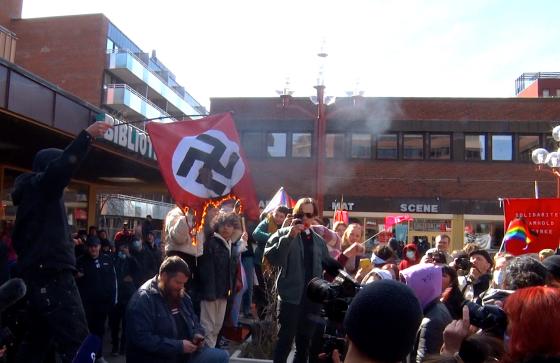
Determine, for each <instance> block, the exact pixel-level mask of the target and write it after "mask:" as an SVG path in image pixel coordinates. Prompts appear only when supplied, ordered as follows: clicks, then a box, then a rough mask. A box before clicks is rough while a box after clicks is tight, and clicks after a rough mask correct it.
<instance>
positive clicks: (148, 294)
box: [126, 276, 204, 363]
mask: <svg viewBox="0 0 560 363" xmlns="http://www.w3.org/2000/svg"><path fill="white" fill-rule="evenodd" d="M157 283H158V280H157V276H156V277H154V278H153V279H151V280H148V281H146V283H144V285H142V286H141V287H140V288H139V289H138V291H136V293H134V295H133V296H132V298H131V299H130V302H129V304H128V307H127V309H126V342H127V345H126V361H127V362H134V363H144V362H145V363H176V362H177V359H178V358H179V357H180V356H181V355H182V354H183V341H182V339H178V338H177V328H176V326H175V319H174V318H173V315H171V309H170V308H169V307H168V305H167V303H166V302H165V299H164V297H163V296H162V295H161V293H160V290H159V289H158V286H157ZM180 311H181V316H182V318H183V319H185V321H186V323H187V329H188V331H187V336H186V337H185V339H187V340H192V339H193V337H194V335H195V334H200V335H202V336H204V331H203V330H202V327H201V326H200V323H199V321H198V317H197V316H196V314H195V312H194V309H193V306H192V302H191V299H190V297H189V296H188V295H185V297H184V298H183V300H182V302H181V307H180ZM185 361H188V359H185Z"/></svg>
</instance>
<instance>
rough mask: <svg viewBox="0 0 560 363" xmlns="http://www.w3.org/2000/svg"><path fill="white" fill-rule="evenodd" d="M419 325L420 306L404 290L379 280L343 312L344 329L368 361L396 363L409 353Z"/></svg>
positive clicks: (402, 286)
mask: <svg viewBox="0 0 560 363" xmlns="http://www.w3.org/2000/svg"><path fill="white" fill-rule="evenodd" d="M421 321H422V308H421V307H420V302H419V301H418V299H417V298H416V295H414V292H412V290H411V289H410V288H409V287H408V286H406V285H405V284H403V283H400V282H396V281H393V280H379V281H375V282H372V283H370V284H367V285H365V286H364V287H363V289H362V290H361V291H360V292H359V293H358V294H357V295H356V297H355V298H354V300H353V301H352V303H351V304H350V306H349V308H348V311H347V312H346V318H345V319H344V328H345V329H346V334H347V335H348V338H349V339H350V340H351V341H352V343H353V344H354V345H355V346H356V348H358V350H359V351H360V352H361V353H363V354H364V355H366V356H367V357H368V358H370V359H372V360H378V361H382V362H397V361H401V360H403V359H405V357H406V356H407V355H408V354H409V353H410V351H411V350H412V347H413V345H414V342H415V340H416V333H417V331H418V327H419V326H420V322H421Z"/></svg>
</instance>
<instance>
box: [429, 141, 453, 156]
mask: <svg viewBox="0 0 560 363" xmlns="http://www.w3.org/2000/svg"><path fill="white" fill-rule="evenodd" d="M430 159H431V160H449V159H451V136H450V135H430Z"/></svg>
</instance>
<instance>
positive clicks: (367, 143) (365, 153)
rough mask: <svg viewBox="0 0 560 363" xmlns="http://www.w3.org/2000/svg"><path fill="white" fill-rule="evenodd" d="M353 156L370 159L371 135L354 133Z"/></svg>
mask: <svg viewBox="0 0 560 363" xmlns="http://www.w3.org/2000/svg"><path fill="white" fill-rule="evenodd" d="M351 156H352V158H354V159H370V158H371V135H370V134H352V153H351Z"/></svg>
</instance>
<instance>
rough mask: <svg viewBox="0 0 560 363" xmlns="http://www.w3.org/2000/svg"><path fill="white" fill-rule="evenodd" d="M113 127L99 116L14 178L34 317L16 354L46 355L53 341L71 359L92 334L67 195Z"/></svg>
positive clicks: (17, 242) (16, 239)
mask: <svg viewBox="0 0 560 363" xmlns="http://www.w3.org/2000/svg"><path fill="white" fill-rule="evenodd" d="M110 127H111V126H110V125H108V124H106V123H104V122H95V123H93V124H92V125H90V126H89V127H88V128H87V129H86V130H84V131H82V132H81V133H80V134H79V135H78V136H77V137H76V139H75V140H74V141H72V142H71V143H70V144H69V145H68V146H67V147H66V149H65V150H64V151H63V150H59V149H44V150H41V151H39V152H38V153H37V154H36V155H35V159H34V160H33V165H32V171H31V172H30V173H25V174H22V175H20V176H18V177H17V179H16V181H15V188H14V192H13V193H12V200H13V202H14V205H16V206H17V207H18V209H17V214H16V222H15V226H14V232H13V243H14V248H15V250H16V252H17V254H18V262H17V268H18V272H19V274H20V275H21V276H22V277H23V279H24V281H25V284H26V285H27V295H26V298H27V305H28V307H29V321H30V322H31V325H30V326H29V327H28V328H29V329H28V331H27V335H26V336H25V337H24V340H23V342H22V343H21V345H20V349H19V354H18V355H17V357H16V359H15V360H16V361H18V362H32V361H39V360H42V357H44V355H45V354H46V352H47V351H49V350H50V349H51V345H52V344H53V343H54V344H56V351H57V353H58V354H59V356H60V358H61V360H62V361H63V362H64V363H66V362H70V361H71V360H72V359H73V358H74V356H75V355H76V351H77V350H78V348H79V347H80V345H81V343H82V341H83V340H84V338H85V337H86V336H87V334H88V329H87V323H86V319H85V314H84V308H83V306H82V302H81V300H80V294H79V292H78V288H77V286H76V281H75V280H74V273H75V271H76V257H75V255H74V242H73V241H72V240H71V238H70V231H69V229H68V216H67V214H66V207H65V205H64V198H63V195H64V189H65V188H66V187H67V186H68V185H69V184H70V180H71V179H72V175H73V174H74V173H75V172H76V170H77V169H78V166H79V165H80V162H81V161H82V160H83V159H84V158H85V156H86V154H87V152H88V150H89V146H90V144H91V142H92V140H93V138H94V137H98V136H101V135H103V134H104V133H105V132H106V131H107V130H108V129H109V128H110ZM46 337H48V339H49V340H48V341H45V339H46Z"/></svg>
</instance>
